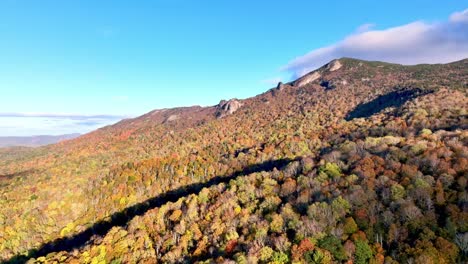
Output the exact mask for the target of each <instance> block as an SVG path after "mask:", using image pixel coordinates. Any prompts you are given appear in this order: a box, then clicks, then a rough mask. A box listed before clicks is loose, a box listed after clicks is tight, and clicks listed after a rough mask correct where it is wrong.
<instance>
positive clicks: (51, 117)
mask: <svg viewBox="0 0 468 264" xmlns="http://www.w3.org/2000/svg"><path fill="white" fill-rule="evenodd" d="M123 118H124V117H122V116H113V115H73V114H50V113H0V136H33V135H61V134H71V133H87V132H90V131H92V130H95V129H98V128H100V127H103V126H106V125H110V124H113V123H116V122H118V121H120V120H122V119H123Z"/></svg>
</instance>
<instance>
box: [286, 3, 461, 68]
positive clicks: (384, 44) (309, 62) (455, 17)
mask: <svg viewBox="0 0 468 264" xmlns="http://www.w3.org/2000/svg"><path fill="white" fill-rule="evenodd" d="M371 27H372V26H371V25H370V24H366V25H363V26H361V27H360V28H358V30H357V33H354V34H352V35H350V36H348V37H346V38H344V39H343V40H341V41H339V42H337V43H335V44H332V45H329V46H326V47H322V48H319V49H315V50H312V51H311V52H309V53H307V54H305V55H303V56H300V57H298V58H296V59H294V60H292V61H291V62H289V63H288V64H287V65H286V66H284V67H283V70H285V71H288V72H291V73H293V75H294V77H298V76H302V75H304V74H306V73H308V72H310V71H312V70H314V69H317V68H318V67H320V66H322V65H324V64H326V63H327V62H329V61H331V60H333V59H337V58H341V57H352V58H359V59H364V60H380V61H387V62H393V63H401V64H418V63H447V62H451V61H456V60H461V59H464V58H467V57H468V9H466V10H464V11H461V12H456V13H454V14H452V15H451V16H450V18H449V19H448V21H444V22H436V23H427V22H423V21H416V22H413V23H409V24H406V25H402V26H398V27H392V28H388V29H384V30H370V29H371Z"/></svg>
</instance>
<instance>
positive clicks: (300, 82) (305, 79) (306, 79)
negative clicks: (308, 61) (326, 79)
mask: <svg viewBox="0 0 468 264" xmlns="http://www.w3.org/2000/svg"><path fill="white" fill-rule="evenodd" d="M320 77H322V74H320V72H319V71H314V72H311V73H309V74H306V75H304V76H302V77H301V78H299V79H297V80H296V81H295V82H294V86H295V87H301V86H304V85H306V84H309V83H311V82H313V81H315V80H318V79H320Z"/></svg>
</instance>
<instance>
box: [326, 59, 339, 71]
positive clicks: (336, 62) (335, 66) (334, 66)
mask: <svg viewBox="0 0 468 264" xmlns="http://www.w3.org/2000/svg"><path fill="white" fill-rule="evenodd" d="M342 66H343V64H341V62H340V61H339V60H334V61H332V62H330V63H329V64H328V65H327V69H328V70H329V71H331V72H333V71H337V70H339V69H340V68H341V67H342Z"/></svg>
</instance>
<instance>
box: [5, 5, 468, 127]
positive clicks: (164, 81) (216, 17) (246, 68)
mask: <svg viewBox="0 0 468 264" xmlns="http://www.w3.org/2000/svg"><path fill="white" fill-rule="evenodd" d="M466 8H468V1H460V0H457V1H455V0H453V1H443V2H441V1H421V0H417V1H370V0H369V1H271V0H270V1H219V0H217V1H208V0H207V1H203V0H202V1H182V0H160V1H156V0H155V1H119V0H113V1H110V0H107V1H106V0H102V1H85V0H83V1H62V0H56V1H50V0H41V1H35V0H30V1H25V0H2V1H0V58H1V59H0V93H1V95H2V96H1V97H0V136H5V135H10V136H14V135H31V134H61V133H70V132H80V133H84V132H88V131H90V130H92V129H95V128H97V127H99V126H102V125H105V124H108V123H113V122H115V121H117V120H118V119H119V118H120V117H122V116H138V115H141V114H144V113H146V112H148V111H151V110H153V109H159V108H167V107H175V106H187V105H214V104H216V103H218V102H219V101H220V100H221V99H229V98H233V97H237V98H246V97H250V96H253V95H256V94H258V93H261V92H263V91H265V90H267V89H268V88H271V87H273V86H274V83H275V82H277V81H278V80H280V79H281V80H283V81H288V80H290V79H291V78H292V77H294V76H298V75H301V74H303V73H305V72H307V71H309V70H312V69H313V68H316V67H317V66H318V65H320V64H323V63H325V62H326V61H327V60H330V59H332V58H334V57H340V56H353V55H354V56H355V57H363V58H364V59H385V60H388V61H392V60H393V61H395V62H401V63H407V64H411V63H419V62H446V61H451V60H454V59H457V58H460V59H461V58H463V57H466V55H467V54H468V45H467V44H468V41H467V39H468V37H467V34H468V33H467V32H468V27H467V25H468V23H467V21H468V19H467V18H468V12H464V11H466ZM401 31H403V32H404V33H405V32H406V34H408V36H418V38H417V39H414V40H413V39H411V40H410V43H409V44H411V43H416V44H418V47H417V48H416V47H413V48H414V49H413V50H412V49H411V48H412V47H411V45H409V44H408V43H405V42H404V41H403V40H402V41H400V42H398V43H394V41H385V43H393V44H391V45H388V46H385V45H386V44H382V42H378V41H368V40H369V39H370V40H375V39H382V38H383V39H385V40H386V38H388V39H394V38H395V36H396V35H397V36H400V35H402V34H401ZM452 31H453V34H452V35H448V33H446V32H452ZM428 32H429V33H428ZM403 35H404V34H403ZM440 35H442V39H443V40H444V41H445V42H443V43H440V42H439V39H441V37H440ZM460 36H461V37H460ZM465 37H466V38H465ZM362 42H368V43H373V44H372V45H373V46H371V47H368V46H363V47H358V48H356V45H355V44H354V43H362ZM421 45H423V47H420V46H421ZM426 45H427V49H426V50H427V52H425V53H421V52H419V53H418V54H416V55H414V56H413V57H411V56H408V54H413V51H416V50H421V49H422V50H423V51H424V48H425V46H426ZM357 46H359V44H358V45H357ZM442 46H443V47H444V49H442V48H440V47H442ZM359 48H360V49H359ZM439 48H440V49H439ZM368 50H370V51H372V52H363V51H368ZM402 54H403V55H402ZM434 54H439V56H434ZM403 58H404V60H403ZM95 115H106V116H105V118H104V117H102V116H100V117H95ZM77 116H79V117H80V118H77ZM44 120H46V121H44ZM51 120H52V121H54V122H50V121H51ZM83 120H88V121H89V122H83ZM74 121H76V122H74ZM51 124H52V125H51Z"/></svg>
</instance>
